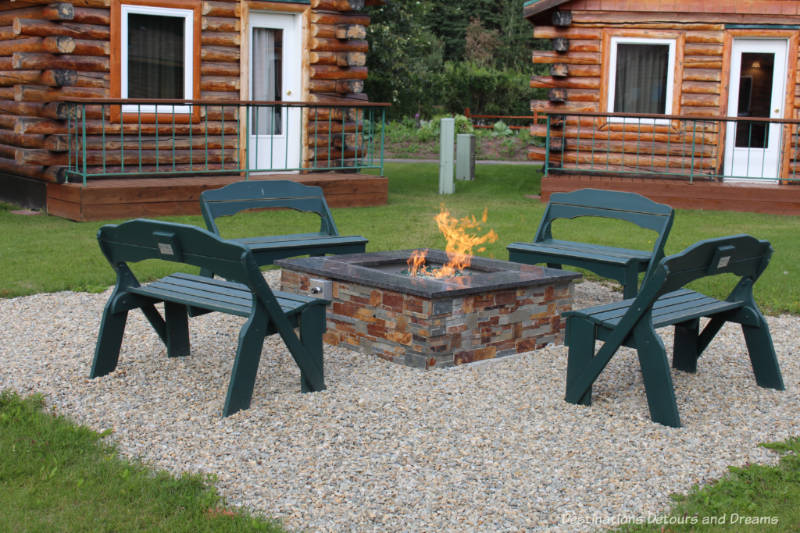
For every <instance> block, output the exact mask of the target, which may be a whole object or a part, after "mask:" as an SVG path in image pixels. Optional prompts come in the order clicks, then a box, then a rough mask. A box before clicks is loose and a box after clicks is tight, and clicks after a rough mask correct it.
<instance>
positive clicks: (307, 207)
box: [200, 180, 339, 235]
mask: <svg viewBox="0 0 800 533" xmlns="http://www.w3.org/2000/svg"><path fill="white" fill-rule="evenodd" d="M200 208H201V210H202V212H203V218H204V219H205V221H206V225H207V226H208V229H209V230H210V231H212V232H214V233H216V234H217V235H219V228H218V227H217V224H216V222H215V219H216V218H217V217H221V216H229V215H235V214H236V213H239V212H240V211H245V210H248V209H270V208H288V209H294V210H296V211H303V212H309V213H316V214H317V215H319V217H320V230H319V231H320V233H322V234H324V235H339V230H338V229H337V228H336V224H335V223H334V222H333V216H332V215H331V211H330V209H328V203H327V202H326V201H325V195H323V194H322V189H321V188H320V187H315V186H311V185H302V184H300V183H295V182H293V181H288V180H262V181H237V182H234V183H231V184H229V185H226V186H225V187H222V188H221V189H211V190H207V191H203V192H202V193H201V194H200Z"/></svg>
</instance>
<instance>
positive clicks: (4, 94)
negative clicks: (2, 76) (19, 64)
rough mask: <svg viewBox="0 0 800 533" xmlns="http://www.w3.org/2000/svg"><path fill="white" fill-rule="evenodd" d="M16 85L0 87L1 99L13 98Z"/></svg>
mask: <svg viewBox="0 0 800 533" xmlns="http://www.w3.org/2000/svg"><path fill="white" fill-rule="evenodd" d="M14 94H15V92H14V87H0V100H13V99H14Z"/></svg>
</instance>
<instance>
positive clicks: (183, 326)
mask: <svg viewBox="0 0 800 533" xmlns="http://www.w3.org/2000/svg"><path fill="white" fill-rule="evenodd" d="M164 316H165V317H166V323H167V324H166V337H167V341H166V345H167V357H182V356H185V355H189V352H190V346H189V313H188V309H187V308H186V306H185V305H182V304H176V303H173V302H164Z"/></svg>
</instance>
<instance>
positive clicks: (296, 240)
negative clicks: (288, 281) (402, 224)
mask: <svg viewBox="0 0 800 533" xmlns="http://www.w3.org/2000/svg"><path fill="white" fill-rule="evenodd" d="M231 240H232V241H234V242H238V243H241V244H244V245H247V246H249V247H251V248H253V247H269V248H272V247H298V246H299V247H304V246H350V245H359V244H366V242H367V239H365V238H364V237H358V236H354V235H352V236H351V235H345V236H341V237H339V236H336V237H334V236H330V235H323V234H320V233H304V234H299V233H298V234H291V235H270V236H266V237H241V238H238V239H231Z"/></svg>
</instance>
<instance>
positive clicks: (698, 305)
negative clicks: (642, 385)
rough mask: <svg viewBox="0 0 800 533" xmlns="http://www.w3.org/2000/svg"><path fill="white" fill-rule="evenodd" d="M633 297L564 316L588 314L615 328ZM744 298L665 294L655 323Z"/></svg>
mask: <svg viewBox="0 0 800 533" xmlns="http://www.w3.org/2000/svg"><path fill="white" fill-rule="evenodd" d="M632 302H633V299H628V300H622V301H620V302H614V303H611V304H605V305H598V306H596V307H590V308H588V309H581V310H578V311H570V312H569V313H565V316H569V315H576V316H582V317H585V318H587V319H589V320H591V321H592V322H594V323H596V324H598V325H601V326H603V327H605V328H609V329H613V328H615V327H616V326H617V324H619V321H620V320H621V319H622V317H623V316H624V315H625V313H626V312H627V310H628V308H629V307H630V305H631V303H632ZM741 306H742V302H735V301H734V302H728V301H721V300H717V299H716V298H711V297H710V296H706V295H704V294H701V293H699V292H696V291H692V290H689V289H681V290H678V291H674V292H671V293H667V294H665V295H663V296H662V297H661V298H659V299H658V300H656V302H655V303H654V304H653V310H652V313H653V326H654V327H656V328H660V327H664V326H669V325H672V324H676V323H678V322H684V321H688V320H693V319H695V318H700V317H703V316H710V315H714V314H717V313H722V312H725V311H729V310H731V309H737V308H739V307H741Z"/></svg>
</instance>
